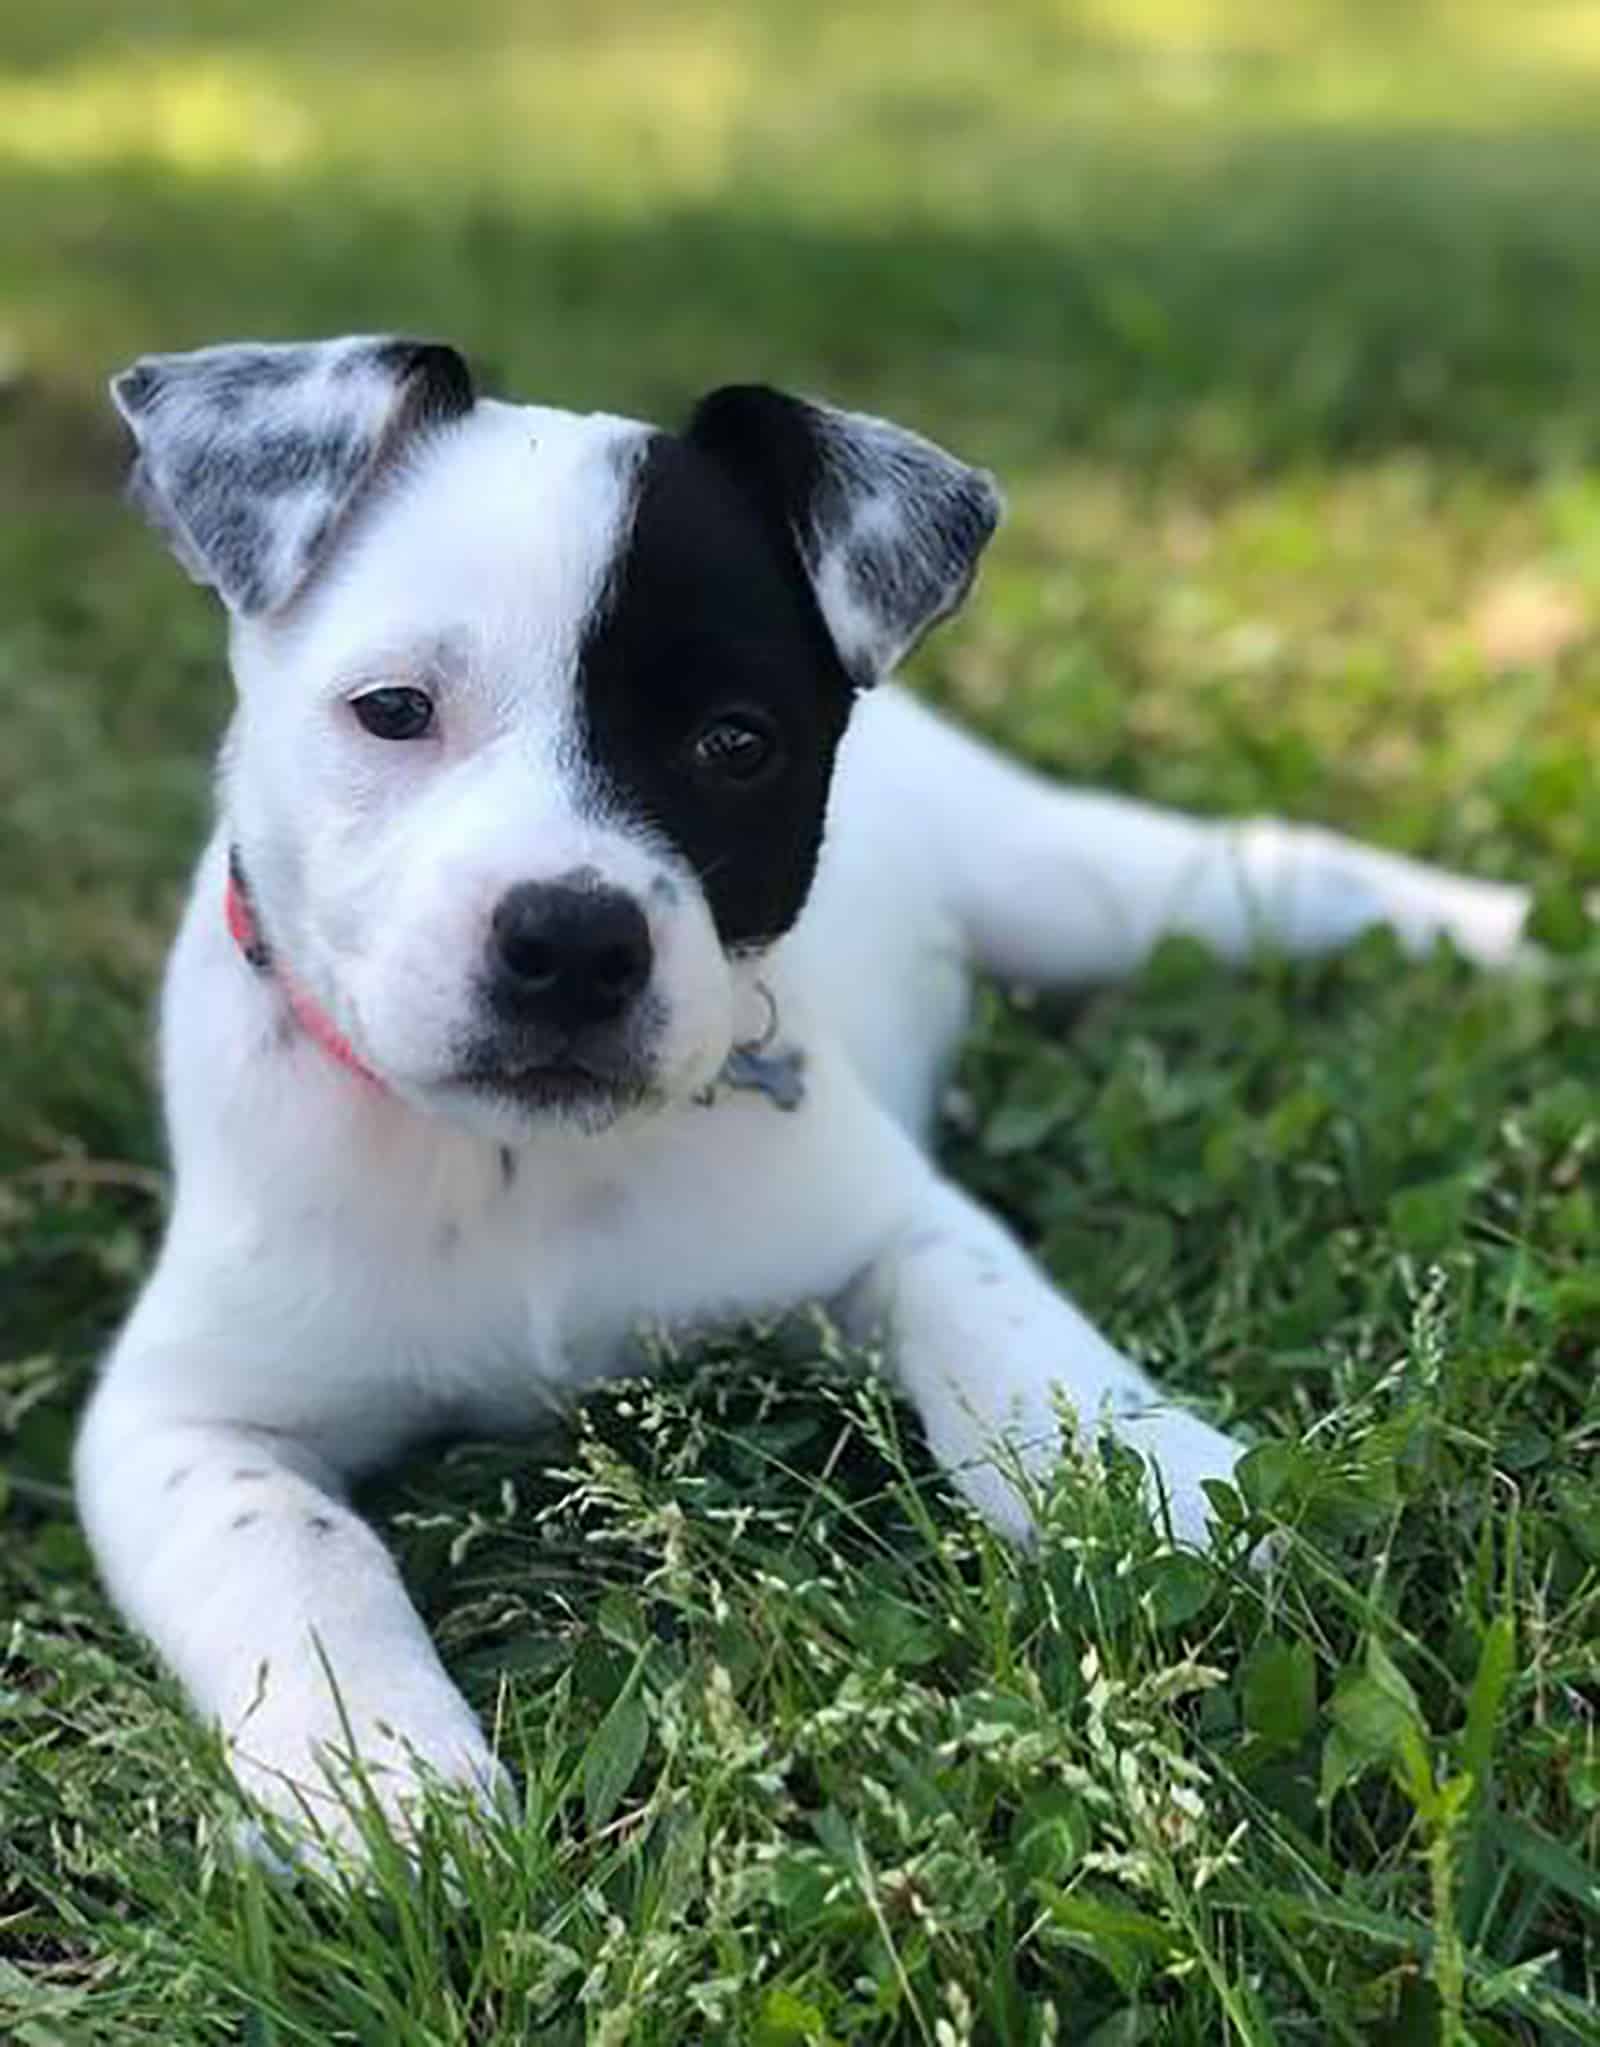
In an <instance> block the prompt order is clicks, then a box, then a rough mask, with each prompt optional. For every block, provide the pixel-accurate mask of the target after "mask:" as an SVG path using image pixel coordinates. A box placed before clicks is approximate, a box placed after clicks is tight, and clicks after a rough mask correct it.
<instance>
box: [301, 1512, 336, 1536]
mask: <svg viewBox="0 0 1600 2047" xmlns="http://www.w3.org/2000/svg"><path fill="white" fill-rule="evenodd" d="M306 1526H307V1528H309V1529H310V1530H311V1533H312V1534H313V1535H332V1533H333V1523H332V1521H330V1520H329V1518H328V1516H327V1515H326V1514H308V1515H307V1516H306Z"/></svg>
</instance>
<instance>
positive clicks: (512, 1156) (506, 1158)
mask: <svg viewBox="0 0 1600 2047" xmlns="http://www.w3.org/2000/svg"><path fill="white" fill-rule="evenodd" d="M516 1178H517V1155H516V1153H515V1152H514V1151H513V1150H512V1149H511V1147H510V1145H509V1144H503V1145H501V1147H500V1184H501V1186H502V1187H510V1186H513V1185H515V1183H516Z"/></svg>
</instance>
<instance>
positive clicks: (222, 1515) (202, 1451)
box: [76, 1331, 500, 1846]
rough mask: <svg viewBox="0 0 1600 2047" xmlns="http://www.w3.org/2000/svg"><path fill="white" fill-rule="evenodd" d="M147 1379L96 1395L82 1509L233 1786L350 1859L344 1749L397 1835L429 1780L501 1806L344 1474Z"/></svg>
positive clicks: (150, 1375) (169, 1380)
mask: <svg viewBox="0 0 1600 2047" xmlns="http://www.w3.org/2000/svg"><path fill="white" fill-rule="evenodd" d="M225 1341H226V1339H225V1337H224V1336H223V1334H222V1333H221V1332H220V1331H219V1332H218V1344H219V1347H220V1346H222V1345H224V1344H225ZM145 1362H146V1361H145V1360H142V1359H141V1358H140V1356H139V1355H138V1353H137V1351H135V1352H133V1353H131V1354H127V1353H125V1354H123V1355H119V1356H118V1357H117V1358H116V1359H115V1360H114V1362H113V1364H112V1366H111V1369H110V1371H109V1372H108V1374H107V1376H106V1378H105V1380H104V1381H103V1383H102V1385H101V1387H100V1389H99V1391H98V1393H97V1394H96V1396H95V1399H94V1401H93V1403H92V1405H91V1407H90V1410H89V1413H88V1416H87V1419H86V1421H85V1423H84V1427H83V1431H82V1433H81V1435H80V1437H79V1442H78V1449H77V1468H76V1478H77V1491H78V1499H79V1504H80V1508H81V1511H82V1514H83V1519H84V1522H85V1525H86V1527H87V1529H88V1533H89V1539H90V1542H91V1543H92V1545H93V1548H94V1551H95V1555H96V1558H97V1560H98V1562H99V1565H100V1569H101V1572H102V1574H103V1576H104V1578H105V1580H106V1583H107V1586H108V1588H109V1589H110V1591H111V1593H112V1596H113V1597H114V1598H115V1600H116V1602H117V1604H118V1606H119V1607H120V1608H121V1610H122V1612H123V1613H124V1614H125V1615H126V1616H127V1617H128V1619H129V1620H131V1621H132V1622H133V1624H134V1625H135V1626H136V1627H137V1628H139V1629H140V1630H141V1632H142V1633H144V1634H145V1635H146V1636H148V1638H149V1639H150V1641H151V1642H152V1643H153V1644H154V1645H155V1647H156V1649H157V1650H158V1651H159V1652H160V1654H161V1655H162V1657H163V1658H164V1659H165V1661H166V1662H167V1663H168V1664H170V1665H171V1667H172V1668H173V1670H174V1671H175V1672H176V1673H177V1675H178V1677H179V1678H180V1679H181V1680H182V1683H183V1686H184V1688H185V1690H186V1691H187V1692H188V1694H189V1697H190V1698H191V1699H192V1701H193V1702H194V1704H195V1706H196V1707H197V1708H198V1709H199V1711H200V1712H201V1714H202V1715H204V1716H205V1717H206V1718H208V1719H211V1720H214V1721H216V1722H217V1723H219V1724H220V1726H221V1729H222V1732H223V1735H224V1737H225V1739H226V1742H227V1745H228V1753H229V1759H230V1762H231V1764H232V1768H233V1771H234V1774H235V1776H236V1777H237V1779H238V1781H239V1783H240V1785H241V1786H242V1787H243V1788H244V1789H245V1790H246V1791H247V1792H248V1793H249V1794H250V1795H251V1796H252V1797H253V1798H254V1799H255V1800H256V1801H257V1802H258V1803H260V1804H261V1805H262V1806H264V1807H266V1808H267V1809H268V1810H269V1811H270V1812H272V1813H274V1814H276V1815H278V1816H279V1817H280V1818H283V1819H285V1820H287V1821H289V1822H290V1823H291V1824H293V1825H296V1826H299V1827H303V1826H304V1825H305V1824H306V1823H307V1822H308V1821H309V1822H310V1823H311V1825H312V1827H313V1828H314V1829H316V1830H320V1831H322V1832H324V1833H325V1834H327V1835H328V1836H329V1837H330V1838H331V1839H333V1840H335V1841H339V1842H341V1843H343V1844H344V1845H346V1846H349V1845H353V1842H354V1837H355V1829H354V1827H353V1825H352V1822H351V1818H350V1814H349V1812H348V1810H347V1808H346V1803H345V1801H344V1800H341V1799H340V1798H339V1797H338V1796H337V1795H336V1794H335V1791H334V1789H333V1786H334V1785H335V1783H336V1782H337V1780H338V1777H339V1775H340V1766H341V1763H342V1762H344V1761H347V1759H348V1757H349V1755H350V1752H351V1749H352V1746H353V1747H354V1749H355V1751H356V1752H358V1753H359V1756H360V1758H361V1762H362V1765H363V1767H364V1770H365V1772H366V1774H367V1777H368V1781H369V1782H370V1784H371V1786H372V1789H373V1791H374V1793H375V1795H376V1797H377V1798H378V1800H379V1802H380V1804H381V1805H382V1806H383V1807H384V1809H385V1810H386V1812H387V1813H388V1814H389V1816H390V1818H391V1821H392V1822H393V1823H394V1824H395V1825H396V1826H397V1827H398V1828H400V1829H402V1830H403V1829H404V1828H405V1827H406V1826H407V1825H408V1824H409V1816H410V1813H411V1811H412V1809H413V1807H414V1804H415V1800H416V1796H417V1793H418V1789H419V1784H420V1781H421V1779H422V1778H423V1776H425V1775H428V1774H432V1775H436V1776H437V1777H439V1778H440V1779H442V1780H444V1781H445V1782H448V1783H454V1784H458V1785H462V1786H465V1787H467V1788H468V1789H469V1790H470V1791H472V1792H473V1793H475V1794H477V1795H479V1796H487V1795H488V1794H490V1793H491V1792H492V1791H493V1790H494V1789H495V1788H496V1787H497V1782H498V1780H499V1778H500V1772H499V1768H498V1765H497V1764H496V1763H495V1761H494V1759H493V1757H492V1756H491V1754H490V1752H489V1749H488V1747H487V1745H486V1743H485V1741H484V1739H483V1736H482V1734H481V1732H480V1731H479V1728H478V1725H477V1722H476V1721H475V1720H474V1718H473V1716H472V1714H471V1712H470V1711H469V1709H468V1707H467V1705H466V1703H465V1701H464V1700H463V1699H462V1698H461V1696H460V1695H459V1693H458V1692H457V1691H456V1690H455V1688H454V1686H453V1685H452V1684H451V1683H450V1680H449V1679H448V1678H447V1677H446V1675H445V1673H444V1670H443V1668H442V1666H441V1665H440V1662H439V1659H438V1657H437V1656H436V1655H435V1653H434V1650H433V1645H432V1644H431V1643H430V1641H429V1640H428V1637H427V1634H426V1633H425V1631H424V1629H423V1626H422V1623H421V1621H420V1620H419V1619H418V1617H417V1615H416V1613H415V1611H414V1610H413V1608H412V1606H411V1603H410V1601H409V1600H408V1599H407V1597H406V1594H405V1590H404V1588H403V1587H402V1585H401V1583H400V1579H399V1576H398V1574H397V1572H396V1571H395V1568H394V1565H393V1563H392V1562H391V1560H390V1558H389V1555H388V1552H387V1551H386V1550H385V1549H384V1547H383V1544H382V1543H381V1542H380V1541H379V1540H378V1538H377V1536H376V1535H375V1534H374V1533H373V1531H372V1530H371V1529H370V1528H368V1527H367V1526H366V1524H365V1523H364V1522H362V1521H361V1520H360V1519H358V1518H357V1516H356V1515H354V1514H352V1513H351V1512H350V1510H349V1508H348V1507H347V1506H346V1505H345V1504H344V1500H343V1497H342V1489H341V1487H340V1485H339V1483H338V1480H337V1478H336V1476H335V1475H334V1474H333V1473H332V1472H330V1471H329V1470H328V1469H327V1467H326V1466H325V1465H323V1464H322V1463H321V1462H320V1460H319V1459H318V1458H317V1457H316V1456H314V1455H313V1454H312V1453H311V1452H310V1451H309V1450H308V1449H307V1448H306V1447H305V1446H304V1445H303V1444H301V1443H298V1442H297V1441H296V1440H295V1439H294V1438H293V1437H292V1436H289V1435H285V1434H282V1433H279V1432H276V1431H271V1430H267V1429H263V1428H258V1427H251V1426H248V1425H245V1424H240V1423H229V1422H223V1421H196V1420H188V1419H184V1418H183V1416H182V1413H181V1409H180V1410H179V1411H177V1412H174V1411H172V1408H171V1407H168V1406H167V1405H166V1404H165V1403H163V1402H159V1401H156V1400H153V1399H152V1398H151V1393H152V1383H153V1382H154V1383H161V1384H166V1385H171V1384H173V1383H174V1377H173V1374H172V1373H171V1371H170V1369H168V1370H164V1371H161V1372H159V1373H155V1372H145V1371H143V1370H141V1366H142V1365H143V1364H144V1363H145ZM163 1362H164V1363H166V1364H168V1365H169V1366H170V1360H164V1361H163ZM212 1362H213V1364H214V1360H213V1361H212ZM188 1384H189V1385H191V1386H192V1387H194V1388H196V1389H199V1388H203V1387H204V1386H205V1384H206V1373H205V1372H204V1370H201V1371H197V1372H195V1373H194V1375H193V1376H192V1377H191V1378H189V1379H188Z"/></svg>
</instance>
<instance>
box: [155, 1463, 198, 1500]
mask: <svg viewBox="0 0 1600 2047" xmlns="http://www.w3.org/2000/svg"><path fill="white" fill-rule="evenodd" d="M193 1470H194V1466H193V1465H192V1464H180V1465H179V1466H178V1467H177V1469H176V1470H175V1471H169V1472H168V1473H167V1477H166V1483H165V1484H164V1485H163V1486H162V1488H161V1490H162V1491H163V1492H164V1493H175V1492H176V1491H177V1490H178V1488H179V1486H181V1485H182V1484H183V1482H184V1480H185V1479H186V1478H187V1477H188V1476H189V1474H190V1472H192V1471H193Z"/></svg>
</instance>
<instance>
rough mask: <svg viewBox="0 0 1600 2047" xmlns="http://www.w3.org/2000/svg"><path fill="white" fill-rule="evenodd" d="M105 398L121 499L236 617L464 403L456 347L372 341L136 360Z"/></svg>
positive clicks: (264, 605) (279, 599) (278, 603)
mask: <svg viewBox="0 0 1600 2047" xmlns="http://www.w3.org/2000/svg"><path fill="white" fill-rule="evenodd" d="M111 396H112V400H113V402H114V403H115V405H116V408H117V410H118V411H119V412H120V413H121V415H122V417H123V419H124V420H126V422H127V424H128V427H129V430H130V431H131V433H132V435H133V439H134V445H135V451H136V452H135V459H134V464H133V470H132V474H131V475H130V477H129V480H128V491H129V495H130V497H132V499H133V500H134V502H135V503H136V504H137V505H139V507H140V508H141V510H142V511H143V512H144V513H145V516H146V517H147V518H148V519H149V520H150V522H151V524H152V525H153V526H155V527H156V528H157V529H158V531H160V532H161V533H163V534H165V536H166V538H167V540H168V542H169V543H170V545H171V547H172V551H173V553H174V554H175V555H176V556H177V557H178V560H179V561H180V562H181V563H182V564H183V566H184V567H185V568H186V569H187V570H188V572H189V574H190V575H191V576H192V577H193V578H194V579H195V581H196V582H197V583H207V584H209V585H210V586H211V587H212V588H213V589H215V590H216V591H217V593H218V595H219V596H220V597H221V598H222V601H223V603H224V604H226V605H227V607H228V609H229V610H230V611H232V612H235V613H236V614H237V615H238V616H240V617H242V618H248V617H255V616H266V615H269V614H271V613H273V612H275V611H280V610H282V608H283V607H284V606H285V605H286V604H288V603H289V602H290V600H291V599H292V598H293V597H294V596H295V595H296V593H297V592H298V591H299V590H300V589H301V587H302V586H303V585H304V583H305V582H306V579H307V578H308V577H309V576H310V575H311V573H312V571H313V570H314V569H315V568H316V566H317V564H318V563H319V561H321V559H322V558H323V557H324V556H325V555H326V553H327V552H328V549H329V547H330V545H331V543H332V541H333V538H334V535H335V533H336V531H337V529H338V527H339V525H340V524H341V522H342V520H343V519H344V517H345V515H346V513H347V512H348V511H349V510H350V508H351V506H352V505H353V504H354V503H355V502H356V500H357V499H358V498H359V496H360V495H361V493H362V491H363V489H364V488H365V487H366V485H367V484H368V483H369V482H370V481H371V480H372V478H373V477H374V476H375V475H376V474H377V473H378V472H379V470H380V469H381V468H382V467H383V466H384V465H385V463H386V462H387V461H388V460H389V459H390V457H391V456H392V455H393V454H394V453H395V452H396V451H397V450H398V449H399V448H400V447H401V446H402V445H403V444H404V442H406V441H407V440H408V439H409V438H410V437H411V436H412V435H414V434H416V433H419V432H422V431H424V430H426V429H428V428H429V427H434V426H438V425H441V424H443V423H445V422H447V421H450V420H454V419H459V418H460V417H461V416H462V415H463V414H464V413H466V412H469V411H470V410H471V409H472V404H473V391H472V380H471V378H470V376H469V375H468V372H467V366H466V364H465V363H464V362H463V361H462V359H461V357H460V356H459V355H457V353H456V352H455V350H454V349H453V348H447V347H445V346H444V345H443V344H442V343H439V342H431V341H405V340H395V339H390V338H384V337H378V336H372V335H357V336H352V337H350V338H349V339H346V340H342V341H315V342H304V343H301V342H289V343H259V344H240V345H238V346H230V347H223V348H202V349H197V350H195V351H194V352H193V353H192V354H188V355H147V356H142V357H141V358H140V360H139V361H138V362H136V363H135V364H134V365H133V366H132V368H131V369H126V370H124V371H123V372H122V374H121V375H120V376H118V377H114V378H113V379H112V383H111Z"/></svg>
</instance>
